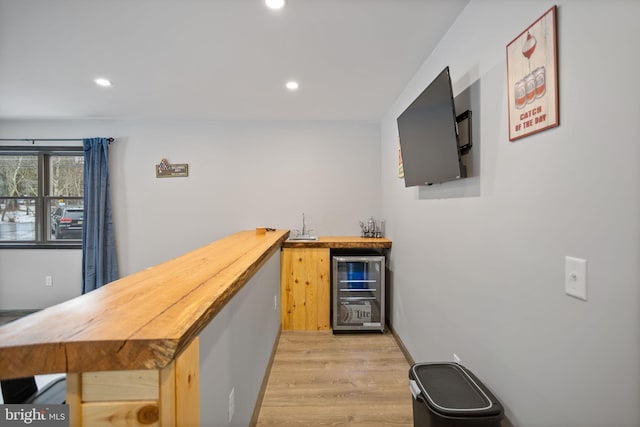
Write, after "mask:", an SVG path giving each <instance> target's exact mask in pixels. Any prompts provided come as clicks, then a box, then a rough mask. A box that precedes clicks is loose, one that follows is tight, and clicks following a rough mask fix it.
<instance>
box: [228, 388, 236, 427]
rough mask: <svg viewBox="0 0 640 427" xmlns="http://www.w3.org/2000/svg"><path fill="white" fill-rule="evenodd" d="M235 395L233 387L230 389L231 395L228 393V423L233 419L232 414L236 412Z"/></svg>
mask: <svg viewBox="0 0 640 427" xmlns="http://www.w3.org/2000/svg"><path fill="white" fill-rule="evenodd" d="M235 394H236V389H235V387H233V388H232V389H231V393H229V422H231V419H232V418H233V414H234V412H235V411H236V402H235V399H236V398H235Z"/></svg>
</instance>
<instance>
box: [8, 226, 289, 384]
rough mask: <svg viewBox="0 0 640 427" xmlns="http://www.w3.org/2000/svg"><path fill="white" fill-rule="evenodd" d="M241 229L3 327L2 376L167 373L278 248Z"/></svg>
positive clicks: (274, 237)
mask: <svg viewBox="0 0 640 427" xmlns="http://www.w3.org/2000/svg"><path fill="white" fill-rule="evenodd" d="M288 236H289V231H288V230H276V231H269V232H266V233H265V234H256V231H255V230H251V231H241V232H238V233H235V234H232V235H230V236H227V237H224V238H222V239H220V240H217V241H215V242H213V243H211V244H209V245H207V246H204V247H202V248H199V249H196V250H194V251H192V252H189V253H187V254H185V255H182V256H179V257H177V258H174V259H172V260H169V261H166V262H164V263H162V264H159V265H156V266H154V267H150V268H147V269H145V270H143V271H140V272H138V273H134V274H132V275H129V276H127V277H124V278H122V279H119V280H117V281H114V282H112V283H110V284H108V285H106V286H103V287H101V288H99V289H97V290H95V291H93V292H89V293H88V294H85V295H82V296H79V297H77V298H74V299H71V300H69V301H66V302H63V303H61V304H58V305H55V306H52V307H49V308H46V309H44V310H42V311H39V312H37V313H34V314H31V315H29V316H26V317H24V318H21V319H18V320H16V321H14V322H11V323H8V324H6V325H4V326H2V327H0V378H2V379H5V378H16V377H23V376H30V375H37V374H46V373H59V372H87V371H112V370H133V369H161V368H163V367H165V366H166V365H168V364H169V363H170V362H171V361H172V360H173V359H174V358H175V357H176V356H177V355H179V354H180V353H181V351H182V350H183V349H184V348H186V347H187V346H188V345H189V343H190V342H191V340H192V339H193V338H194V337H196V336H197V335H198V334H199V333H200V331H201V330H202V329H203V328H204V327H205V326H206V325H207V324H208V323H209V321H211V319H213V317H214V316H215V315H216V314H217V313H218V312H219V311H220V310H221V309H222V307H223V306H224V305H225V304H226V303H227V301H229V300H230V299H231V298H232V297H233V296H234V295H235V293H236V292H237V291H238V290H239V289H240V288H242V286H243V285H244V284H245V283H246V282H247V281H248V280H249V279H250V278H251V277H252V276H253V274H254V273H255V272H256V271H257V270H258V269H259V268H260V267H261V266H262V264H263V263H264V262H265V261H266V260H267V259H269V257H270V256H271V254H272V253H273V252H274V251H276V250H277V249H279V248H280V247H281V245H282V244H283V242H284V241H285V239H286V238H287V237H288Z"/></svg>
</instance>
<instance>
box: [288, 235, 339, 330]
mask: <svg viewBox="0 0 640 427" xmlns="http://www.w3.org/2000/svg"><path fill="white" fill-rule="evenodd" d="M329 279H330V258H329V249H328V248H285V249H283V250H282V266H281V278H280V280H281V283H280V288H281V301H282V309H281V315H282V329H283V330H306V331H317V330H328V329H329V328H330V319H329V311H330V295H331V294H330V288H329V286H330V285H329Z"/></svg>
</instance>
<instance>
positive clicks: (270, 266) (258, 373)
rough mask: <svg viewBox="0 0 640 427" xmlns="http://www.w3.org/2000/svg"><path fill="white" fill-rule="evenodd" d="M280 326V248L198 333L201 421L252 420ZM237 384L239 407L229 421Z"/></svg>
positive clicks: (222, 423)
mask: <svg viewBox="0 0 640 427" xmlns="http://www.w3.org/2000/svg"><path fill="white" fill-rule="evenodd" d="M274 296H277V299H278V304H277V306H275V309H274V303H273V298H274ZM279 330H280V251H278V250H276V251H275V252H274V254H273V255H272V256H271V258H270V259H269V260H268V261H267V262H266V263H265V264H264V265H263V266H262V268H261V269H260V270H258V271H257V272H256V274H255V275H254V276H253V277H252V278H251V280H249V281H248V282H247V283H246V284H245V285H244V287H243V288H242V289H240V291H238V293H237V294H236V295H235V296H234V297H233V298H232V299H231V300H230V301H229V302H228V303H227V305H226V306H225V307H224V308H223V309H222V310H221V311H220V312H219V313H218V314H217V315H216V317H215V319H214V320H213V321H212V322H211V323H210V324H209V325H208V326H207V327H206V328H205V329H204V330H203V331H202V332H201V333H200V335H199V337H200V425H203V426H218V427H222V426H227V425H229V426H238V427H242V426H248V425H249V421H250V420H251V416H252V414H253V410H254V408H255V404H256V400H257V398H258V393H259V391H260V387H261V385H262V379H263V378H264V376H265V375H266V374H267V367H268V364H269V358H270V356H271V352H272V350H273V347H274V344H275V341H276V338H277V336H278V331H279ZM232 389H233V390H234V406H235V411H234V412H235V413H234V415H233V417H232V419H231V422H228V421H229V394H230V393H231V390H232Z"/></svg>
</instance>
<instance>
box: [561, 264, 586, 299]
mask: <svg viewBox="0 0 640 427" xmlns="http://www.w3.org/2000/svg"><path fill="white" fill-rule="evenodd" d="M564 290H565V292H566V293H567V295H571V296H572V297H576V298H579V299H581V300H585V301H586V300H587V260H585V259H580V258H573V257H570V256H568V257H565V259H564Z"/></svg>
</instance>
